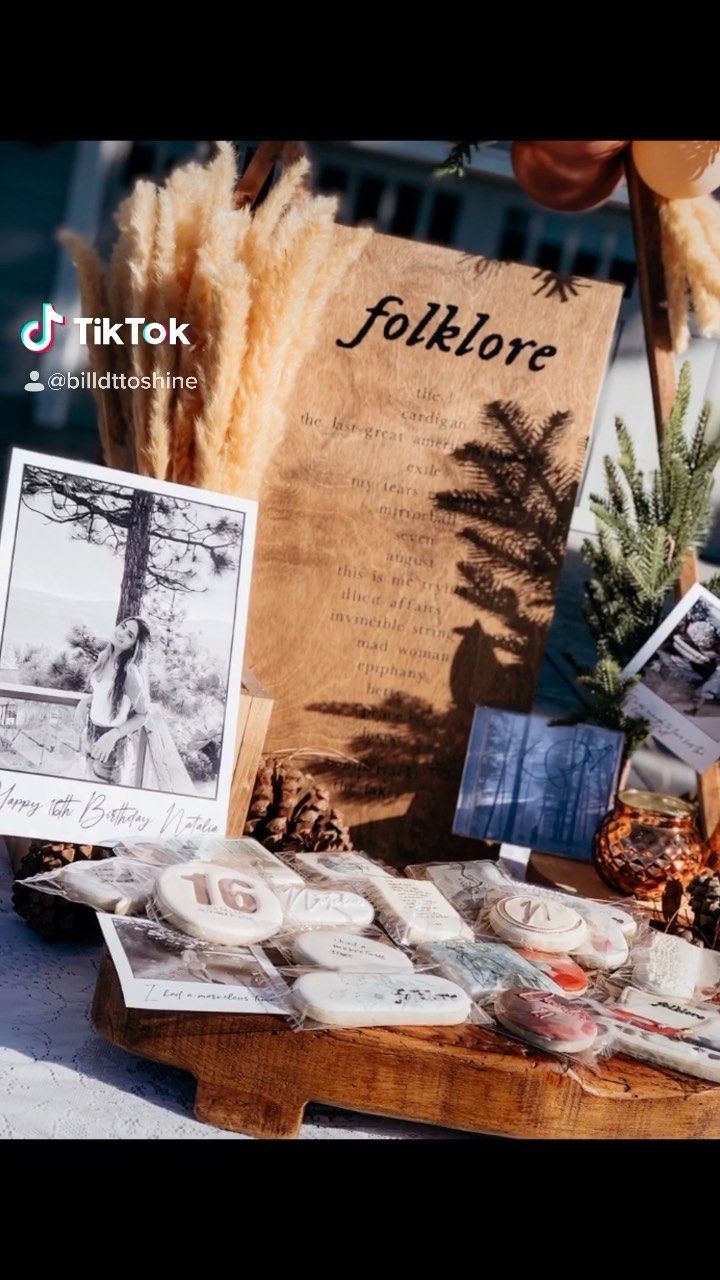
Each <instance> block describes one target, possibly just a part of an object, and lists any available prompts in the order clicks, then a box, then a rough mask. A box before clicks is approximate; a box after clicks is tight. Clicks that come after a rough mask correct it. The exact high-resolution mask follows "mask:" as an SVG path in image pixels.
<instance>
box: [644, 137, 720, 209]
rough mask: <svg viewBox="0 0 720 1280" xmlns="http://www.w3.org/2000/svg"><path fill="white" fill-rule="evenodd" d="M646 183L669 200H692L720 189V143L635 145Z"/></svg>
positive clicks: (646, 143) (645, 143) (651, 143)
mask: <svg viewBox="0 0 720 1280" xmlns="http://www.w3.org/2000/svg"><path fill="white" fill-rule="evenodd" d="M632 154H633V160H634V161H635V168H636V169H637V171H638V173H639V174H640V177H641V178H642V180H643V182H645V183H646V184H647V186H648V187H650V188H651V189H652V190H653V191H656V192H657V194H658V195H660V196H665V197H666V198H667V199H668V200H690V199H692V197H693V196H704V195H707V194H708V192H710V191H715V189H716V188H717V187H720V142H655V141H652V142H633V144H632Z"/></svg>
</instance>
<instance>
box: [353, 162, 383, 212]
mask: <svg viewBox="0 0 720 1280" xmlns="http://www.w3.org/2000/svg"><path fill="white" fill-rule="evenodd" d="M384 186H385V184H384V183H383V182H382V180H381V179H380V178H372V177H370V175H369V174H366V175H365V177H364V178H361V179H360V181H359V183H358V188H357V194H356V196H355V208H354V209H353V222H373V221H374V220H375V218H377V214H378V209H379V207H380V197H381V196H382V193H383V189H384Z"/></svg>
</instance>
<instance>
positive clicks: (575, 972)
mask: <svg viewBox="0 0 720 1280" xmlns="http://www.w3.org/2000/svg"><path fill="white" fill-rule="evenodd" d="M517 954H518V955H519V956H522V957H523V958H524V959H525V960H527V961H528V962H529V963H530V964H531V965H533V966H534V967H535V968H536V969H538V970H539V971H540V973H543V974H544V975H545V977H546V978H547V979H548V981H549V982H550V983H551V984H552V986H553V989H554V990H555V991H556V992H558V994H560V995H564V996H566V997H567V999H569V1000H570V999H572V997H573V996H581V995H583V994H584V993H585V992H586V991H587V989H588V977H587V974H586V973H585V970H584V969H581V968H580V965H579V964H576V963H575V961H574V960H571V959H570V956H563V955H559V954H557V953H556V952H555V953H553V952H550V951H532V950H531V949H530V948H529V947H518V951H517Z"/></svg>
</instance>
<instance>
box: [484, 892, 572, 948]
mask: <svg viewBox="0 0 720 1280" xmlns="http://www.w3.org/2000/svg"><path fill="white" fill-rule="evenodd" d="M490 925H491V927H492V929H493V930H494V931H495V933H497V934H499V936H500V937H501V938H504V939H505V940H506V942H510V943H512V945H513V946H516V947H530V948H531V949H533V950H536V951H560V952H562V951H575V950H577V948H578V947H581V946H582V945H583V943H584V942H585V941H586V939H587V936H588V927H587V924H586V922H585V921H584V920H583V918H582V916H581V915H579V914H578V912H577V911H575V910H574V909H573V908H572V907H568V906H565V904H564V903H562V902H555V901H554V900H553V899H551V898H536V897H533V896H531V895H529V894H513V895H512V896H510V897H507V898H501V899H500V900H499V901H498V902H496V903H494V904H493V906H492V907H491V909H490Z"/></svg>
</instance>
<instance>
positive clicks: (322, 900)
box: [277, 885, 375, 929]
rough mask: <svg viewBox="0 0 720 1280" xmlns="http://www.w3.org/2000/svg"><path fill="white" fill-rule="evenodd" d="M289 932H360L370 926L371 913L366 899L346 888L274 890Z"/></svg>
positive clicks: (307, 887)
mask: <svg viewBox="0 0 720 1280" xmlns="http://www.w3.org/2000/svg"><path fill="white" fill-rule="evenodd" d="M277 896H278V898H279V899H280V902H281V903H282V905H283V907H284V909H285V923H286V925H287V926H288V928H289V929H337V928H340V927H342V926H343V925H345V926H347V928H350V929H364V928H366V927H367V925H369V924H372V922H373V917H374V915H375V912H374V911H373V909H372V906H371V905H370V903H369V902H368V901H367V899H366V898H362V897H361V896H360V894H359V893H350V892H349V891H348V890H347V889H316V888H314V887H311V886H310V885H303V886H302V888H299V889H278V890H277Z"/></svg>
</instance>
